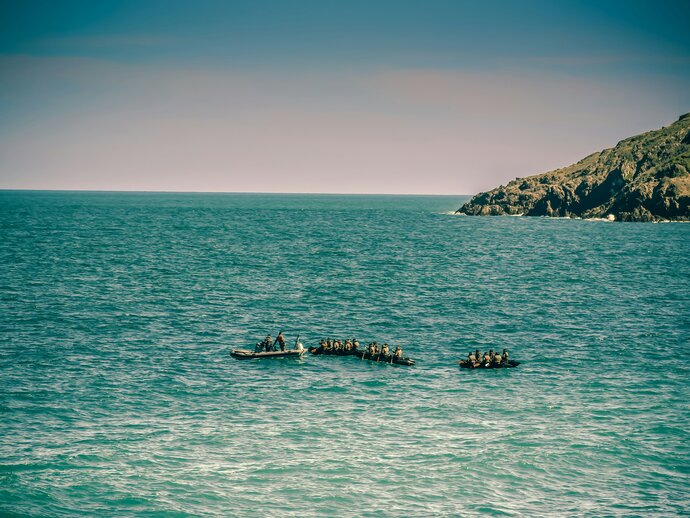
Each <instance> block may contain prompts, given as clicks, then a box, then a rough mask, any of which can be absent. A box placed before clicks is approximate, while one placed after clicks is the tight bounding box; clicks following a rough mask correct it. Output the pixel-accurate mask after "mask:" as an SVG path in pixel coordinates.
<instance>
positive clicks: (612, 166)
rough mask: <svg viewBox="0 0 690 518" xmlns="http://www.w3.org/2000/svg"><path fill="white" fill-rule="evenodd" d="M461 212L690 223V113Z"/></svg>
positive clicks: (521, 181)
mask: <svg viewBox="0 0 690 518" xmlns="http://www.w3.org/2000/svg"><path fill="white" fill-rule="evenodd" d="M456 213H463V214H468V215H473V216H484V215H502V214H510V215H524V216H550V217H574V218H575V217H579V218H606V219H611V220H613V219H615V220H617V221H664V220H675V221H690V113H687V114H685V115H682V116H681V117H680V118H679V119H678V121H676V122H674V123H673V124H671V125H669V126H667V127H665V128H661V129H659V130H654V131H649V132H647V133H643V134H641V135H637V136H634V137H630V138H627V139H625V140H622V141H620V142H619V143H618V144H617V145H616V146H615V147H613V148H610V149H605V150H603V151H599V152H598V153H594V154H591V155H589V156H588V157H586V158H583V159H582V160H580V161H579V162H577V163H576V164H573V165H571V166H568V167H565V168H563V169H556V170H554V171H549V172H548V173H543V174H538V175H535V176H528V177H526V178H517V179H515V180H513V181H512V182H510V183H508V184H507V185H505V186H503V185H502V186H500V187H497V188H496V189H493V190H491V191H488V192H483V193H480V194H477V195H476V196H474V197H473V198H472V199H471V200H470V201H469V202H467V203H465V204H464V205H463V206H462V207H460V208H459V209H458V210H457V211H456Z"/></svg>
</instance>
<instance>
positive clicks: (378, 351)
mask: <svg viewBox="0 0 690 518" xmlns="http://www.w3.org/2000/svg"><path fill="white" fill-rule="evenodd" d="M367 352H368V353H369V354H370V355H371V356H377V355H381V356H389V355H391V354H392V355H393V356H394V357H396V358H402V357H403V350H402V347H400V346H399V345H397V346H396V347H395V350H394V351H393V352H392V353H391V349H390V347H389V346H388V344H386V343H384V344H383V345H381V346H379V344H377V343H376V342H371V343H370V344H369V345H368V346H367Z"/></svg>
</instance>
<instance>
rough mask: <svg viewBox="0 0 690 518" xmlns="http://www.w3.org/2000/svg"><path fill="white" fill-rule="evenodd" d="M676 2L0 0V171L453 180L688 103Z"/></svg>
mask: <svg viewBox="0 0 690 518" xmlns="http://www.w3.org/2000/svg"><path fill="white" fill-rule="evenodd" d="M688 21H690V2H688V1H687V0H684V1H667V0H655V1H648V2H639V1H617V2H607V1H591V2H562V1H558V2H554V1H552V0H550V1H544V2H541V1H529V0H522V1H516V2H506V1H492V0H485V1H479V0H478V1H468V2H463V1H461V0H454V1H435V0H424V1H422V0H419V1H414V2H411V1H406V0H391V1H376V0H366V1H356V0H352V1H345V0H343V1H330V0H314V1H303V0H294V1H287V0H285V1H275V0H274V1H261V0H253V1H232V0H227V1H200V0H196V1H191V0H190V1H188V2H178V1H171V0H165V1H162V0H161V1H156V0H149V1H123V0H117V1H110V0H98V1H92V0H89V1H65V0H62V1H44V2H35V1H30V0H16V1H8V0H0V188H10V189H14V188H22V189H24V188H25V189H105V190H181V191H229V192H241V191H259V192H345V193H367V192H370V193H430V194H431V193H439V194H466V193H475V192H477V191H479V190H485V189H488V188H491V187H494V186H496V185H498V184H502V183H505V182H507V181H508V180H511V179H513V178H515V177H518V176H526V175H530V174H536V173H539V172H543V171H546V170H549V169H553V168H556V167H561V166H565V165H569V164H571V163H573V162H575V161H576V160H579V159H580V158H583V157H584V156H586V155H588V154H589V153H591V152H594V151H597V150H599V149H602V148H605V147H611V146H613V145H615V144H616V142H617V141H618V140H620V139H622V138H625V137H628V136H631V135H633V134H636V133H641V132H643V131H647V130H650V129H655V128H659V127H661V126H664V125H667V124H670V123H671V122H673V121H674V120H676V119H677V117H678V116H679V115H680V114H681V113H686V112H688V111H690V31H688V29H687V24H688Z"/></svg>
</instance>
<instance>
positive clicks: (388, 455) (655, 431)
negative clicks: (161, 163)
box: [0, 191, 690, 516]
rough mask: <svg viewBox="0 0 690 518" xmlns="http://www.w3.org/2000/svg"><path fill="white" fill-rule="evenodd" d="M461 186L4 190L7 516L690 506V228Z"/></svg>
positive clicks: (1, 365) (2, 408)
mask: <svg viewBox="0 0 690 518" xmlns="http://www.w3.org/2000/svg"><path fill="white" fill-rule="evenodd" d="M462 201H463V198H462V197H390V196H389V197H383V196H325V195H324V196H316V195H313V196H302V195H250V194H246V195H221V194H218V195H216V194H124V193H120V194H117V193H57V192H54V193H50V192H9V191H5V192H0V268H1V269H0V271H1V272H2V273H0V413H1V414H0V417H1V421H0V514H2V515H10V516H11V515H17V516H60V515H85V516H134V515H136V516H431V515H440V516H443V515H446V516H450V515H452V516H474V515H479V514H489V515H509V516H510V515H517V516H520V515H523V516H553V515H559V516H574V515H576V516H605V515H606V516H611V515H613V516H616V515H619V516H631V515H645V516H646V515H665V516H672V515H687V514H688V510H689V509H690V496H689V492H688V488H689V487H690V432H689V426H688V422H690V403H689V402H688V398H689V396H690V391H689V390H688V389H689V388H690V365H689V363H688V359H687V354H688V345H689V344H690V304H689V302H690V264H689V263H688V257H690V225H686V224H656V225H655V224H625V223H605V222H593V221H579V220H561V219H541V218H536V219H531V218H512V217H500V218H472V217H465V216H454V215H451V214H449V213H448V212H449V211H451V212H452V211H453V210H454V209H456V208H457V207H458V206H459V205H460V203H461V202H462ZM280 329H283V330H284V332H285V334H286V336H287V338H288V341H292V340H294V338H295V336H296V335H297V333H300V335H301V337H302V341H303V342H304V343H305V345H306V346H309V345H314V344H316V343H317V342H318V340H319V339H320V338H322V337H326V336H342V337H345V336H352V335H354V336H357V337H358V338H359V339H360V341H362V342H366V341H369V340H377V341H379V342H383V341H388V342H389V343H393V344H400V345H402V346H403V347H404V348H405V352H406V355H409V356H411V357H413V358H415V359H416V360H417V364H416V365H415V366H413V367H402V366H391V365H382V364H375V363H372V362H367V361H361V360H357V359H354V358H334V357H322V356H321V357H316V356H310V357H305V358H304V359H303V360H288V359H283V360H263V361H245V362H240V361H236V360H233V359H232V358H230V356H229V354H228V352H229V350H230V349H231V348H240V347H251V346H253V344H254V343H255V342H256V341H257V340H259V339H261V338H263V336H264V335H265V334H267V333H271V334H272V335H273V336H275V334H276V333H277V332H278V331H279V330H280ZM503 347H507V348H508V349H509V350H510V351H511V357H512V358H515V359H517V360H520V361H522V362H523V363H522V364H521V365H520V366H519V367H518V368H516V369H504V370H495V371H466V370H461V369H459V368H458V367H457V364H456V361H457V360H458V359H460V358H462V357H464V356H465V355H466V354H467V352H468V351H469V350H470V349H475V348H480V349H482V350H484V349H489V348H494V349H497V348H503Z"/></svg>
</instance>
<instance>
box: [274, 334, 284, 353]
mask: <svg viewBox="0 0 690 518" xmlns="http://www.w3.org/2000/svg"><path fill="white" fill-rule="evenodd" d="M276 344H278V345H279V346H280V350H281V351H284V350H285V337H284V336H283V332H282V331H281V332H279V333H278V336H276V340H275V342H273V350H274V351H275V350H276Z"/></svg>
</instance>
